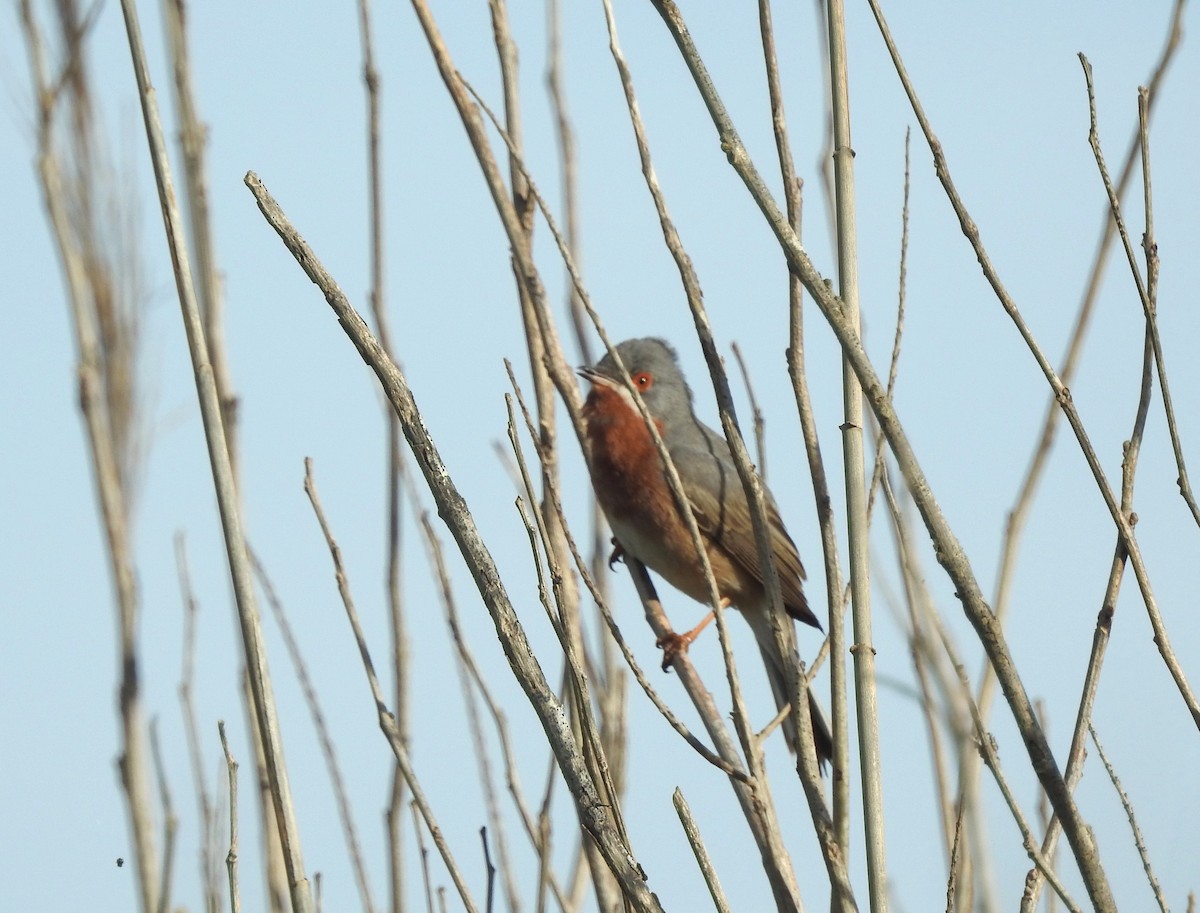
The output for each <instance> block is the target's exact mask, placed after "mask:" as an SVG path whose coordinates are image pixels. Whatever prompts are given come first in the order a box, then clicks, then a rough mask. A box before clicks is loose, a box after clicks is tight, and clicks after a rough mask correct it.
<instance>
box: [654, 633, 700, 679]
mask: <svg viewBox="0 0 1200 913" xmlns="http://www.w3.org/2000/svg"><path fill="white" fill-rule="evenodd" d="M690 633H691V632H690V631H689V632H688V634H690ZM688 634H677V633H675V632H674V631H669V632H667V633H666V634H664V635H663V636H662V637H660V638H659V639H658V640H656V641H655V642H654V646H656V647H658V648H659V649H660V650H662V651H663V656H662V670H663V672H666V671H667V669H669V668H670V667H671V663H673V662H675V659H676V657H678V656H679V655H680V654H681V653H686V652H687V649H688V647H689V646H691V643H692V640H693V638H691V637H689V636H688Z"/></svg>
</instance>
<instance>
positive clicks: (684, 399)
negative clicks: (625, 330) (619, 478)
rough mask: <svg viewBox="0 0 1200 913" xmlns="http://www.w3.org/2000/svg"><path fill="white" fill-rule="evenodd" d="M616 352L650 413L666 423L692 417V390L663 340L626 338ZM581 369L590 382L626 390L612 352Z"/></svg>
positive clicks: (686, 419)
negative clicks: (594, 363)
mask: <svg viewBox="0 0 1200 913" xmlns="http://www.w3.org/2000/svg"><path fill="white" fill-rule="evenodd" d="M617 354H619V355H620V356H621V361H623V362H624V363H625V369H626V370H627V371H628V372H629V377H630V379H631V380H632V381H633V385H634V387H635V388H637V391H638V392H639V393H640V394H641V395H642V399H644V400H645V401H646V408H647V409H649V410H650V414H651V415H653V416H654V417H655V418H656V419H658V420H659V421H660V422H662V423H663V425H664V426H665V427H666V426H671V425H673V424H674V425H678V424H679V423H681V422H685V421H688V420H691V421H694V417H693V414H692V391H691V390H690V389H689V388H688V385H687V381H686V380H684V377H683V372H682V371H680V370H679V361H678V360H677V358H676V356H675V350H674V349H672V348H671V347H670V346H669V345H668V344H667V343H666V342H664V341H663V340H661V339H656V338H653V337H646V338H644V339H627V340H625V341H624V342H622V343H621V344H619V345H618V346H617ZM580 373H581V374H583V376H584V377H586V378H587V379H588V380H590V381H591V382H592V383H593V384H596V383H607V384H609V385H612V386H613V387H615V388H616V389H618V390H620V391H622V392H625V386H624V384H623V383H622V382H621V376H620V371H619V370H618V368H617V363H616V362H615V361H614V360H613V358H612V356H611V355H605V356H604V357H603V358H602V359H600V361H599V362H597V363H596V365H595V366H594V367H592V368H585V369H584V370H583V371H581V372H580Z"/></svg>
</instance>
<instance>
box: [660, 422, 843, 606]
mask: <svg viewBox="0 0 1200 913" xmlns="http://www.w3.org/2000/svg"><path fill="white" fill-rule="evenodd" d="M706 430H707V429H706ZM714 437H716V436H715V434H712V435H710V436H709V438H708V439H707V440H706V441H705V442H704V444H702V445H701V446H687V447H673V448H671V459H672V460H674V462H675V468H676V469H677V470H678V471H679V476H680V479H681V480H682V481H683V490H684V494H686V495H687V498H688V501H689V502H691V505H692V511H693V512H694V513H695V514H696V522H697V524H699V526H700V530H701V531H702V532H703V533H705V535H707V536H709V537H711V538H712V539H713V540H714V541H715V542H716V543H717V544H718V545H720V547H721V548H722V549H723V550H724V551H725V552H726V553H727V554H729V556H730V557H732V558H733V559H734V560H735V561H737V562H738V563H739V564H740V565H742V567H744V568H745V569H746V570H747V571H749V572H750V573H751V574H753V575H754V576H755V577H757V578H758V579H759V580H760V581H761V580H762V579H763V573H762V565H761V564H760V562H759V560H758V545H757V543H755V541H754V527H753V525H752V524H751V521H750V507H749V504H748V503H747V501H746V494H745V492H744V491H743V490H742V480H741V479H740V478H738V474H737V470H736V469H734V467H733V464H732V463H731V462H730V460H731V459H732V458H729V459H724V458H722V455H721V453H722V452H721V450H719V448H718V446H717V444H718V443H719V445H720V447H721V448H724V452H725V453H728V445H727V444H726V443H725V441H724V440H722V439H719V438H718V439H717V440H716V441H714V440H713V438H714ZM766 507H767V524H768V526H769V527H770V533H771V551H772V552H773V553H774V555H775V567H776V570H777V572H778V574H779V585H780V589H781V591H782V594H783V601H784V604H785V605H786V607H787V609H788V613H789V614H791V615H793V616H794V617H795V618H797V619H799V620H800V621H803V622H805V623H807V624H810V625H812V626H813V627H816V628H819V627H821V624H820V622H818V621H817V617H816V616H815V615H813V613H812V611H811V610H810V609H809V608H808V601H807V600H806V599H805V598H804V592H803V590H802V589H801V587H800V581H802V580H803V579H804V565H803V564H801V563H800V553H799V552H798V551H797V550H796V544H795V543H794V542H793V541H792V538H791V536H789V535H788V534H787V530H786V529H784V527H783V520H782V518H781V517H780V516H779V508H778V506H777V505H776V504H775V499H774V498H772V497H771V494H770V492H767V493H766Z"/></svg>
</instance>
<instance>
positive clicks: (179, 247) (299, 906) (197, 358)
mask: <svg viewBox="0 0 1200 913" xmlns="http://www.w3.org/2000/svg"><path fill="white" fill-rule="evenodd" d="M121 10H122V12H123V14H124V17H125V32H126V36H127V38H128V41H129V51H130V56H131V58H132V61H133V70H134V75H135V77H136V80H137V86H138V95H139V97H140V100H141V106H142V119H143V122H144V124H145V129H146V139H147V144H148V146H149V149H150V160H151V163H152V165H153V166H154V178H155V185H156V187H157V189H158V197H159V204H160V207H161V209H162V215H163V227H164V229H165V233H166V240H167V248H168V250H169V252H170V255H171V262H172V266H173V267H174V274H175V285H176V291H177V293H178V295H179V305H180V311H181V314H182V318H183V324H184V329H185V331H186V333H187V342H188V353H189V355H190V357H191V363H192V369H193V373H194V374H195V381H196V393H197V397H198V399H199V402H200V414H201V419H202V423H203V426H204V435H205V440H206V441H207V443H208V456H209V465H210V467H211V470H212V475H213V485H214V489H215V491H216V496H217V505H218V508H219V510H220V514H221V527H222V532H223V533H224V537H225V546H226V554H227V557H228V561H229V568H230V574H231V577H232V579H233V590H234V597H235V601H236V603H237V609H238V620H239V622H240V625H241V631H242V642H243V651H244V653H245V657H246V663H247V669H248V672H249V679H250V687H251V691H252V692H253V695H254V711H255V714H256V722H257V725H258V728H259V729H260V731H261V734H262V742H263V748H264V752H265V758H266V766H267V774H268V777H269V780H270V786H271V798H272V800H273V803H274V806H275V815H276V818H277V820H278V824H279V832H280V840H281V843H282V845H283V851H284V860H285V862H286V864H287V872H288V886H289V888H290V891H291V896H292V906H293V910H294V911H295V913H309V911H310V910H311V909H312V896H311V891H310V889H309V885H308V878H307V877H306V875H305V873H304V860H303V856H302V853H301V849H300V832H299V826H298V824H297V821H296V812H295V808H294V807H293V805H292V795H291V788H290V786H289V783H288V776H287V768H286V765H285V763H284V758H283V741H282V736H281V734H280V731H279V721H278V719H277V717H276V715H275V698H274V694H273V692H272V688H271V680H270V674H269V671H268V669H267V656H266V650H265V647H264V646H263V641H262V619H261V617H260V615H259V612H258V607H257V605H256V604H255V600H254V586H253V580H252V576H251V570H250V562H249V560H248V557H247V553H246V543H245V539H244V536H243V530H242V518H241V510H240V507H239V503H238V494H237V487H236V482H235V478H234V474H233V466H232V463H231V460H230V451H229V446H228V442H227V440H226V437H225V428H224V421H223V419H222V415H221V401H220V396H219V393H218V391H217V388H216V384H215V382H214V380H213V372H212V365H211V362H210V358H209V354H208V346H207V343H206V341H205V336H204V326H203V323H202V321H201V318H200V311H199V307H198V305H197V301H196V293H195V288H194V286H193V284H192V272H191V267H190V264H189V257H188V251H187V244H186V241H185V239H184V233H183V228H182V219H181V217H180V213H179V206H178V202H177V200H176V196H175V187H174V180H173V178H172V176H171V169H170V162H169V158H168V156H167V151H166V142H165V139H164V137H163V129H162V123H161V121H160V118H159V111H158V100H157V95H156V93H155V90H154V86H153V85H152V84H151V82H150V70H149V64H148V63H147V60H146V52H145V48H144V46H143V43H142V33H141V25H140V23H139V21H138V16H137V9H136V5H135V0H121Z"/></svg>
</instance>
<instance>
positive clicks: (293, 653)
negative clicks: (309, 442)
mask: <svg viewBox="0 0 1200 913" xmlns="http://www.w3.org/2000/svg"><path fill="white" fill-rule="evenodd" d="M311 468H312V467H311V460H305V463H304V469H305V482H306V484H307V481H308V476H309V473H310V472H311ZM250 561H251V563H252V564H253V565H254V573H255V575H256V576H257V577H258V584H259V586H261V587H262V590H263V594H264V595H265V596H266V598H267V605H269V606H270V607H271V613H272V614H273V615H274V616H275V623H276V624H278V625H279V633H280V634H281V635H283V644H284V647H285V648H286V649H287V652H288V657H289V658H290V659H291V661H292V667H293V668H294V669H295V671H296V680H297V681H298V682H299V683H300V691H301V693H302V694H303V695H304V703H305V704H307V705H308V712H309V715H310V716H311V717H312V721H313V729H315V730H316V733H317V742H318V743H319V744H320V746H321V754H322V755H323V756H324V759H325V769H326V771H327V772H328V774H329V783H330V786H332V788H333V795H334V800H335V803H336V805H337V810H338V819H339V820H340V821H341V824H342V835H343V837H344V838H345V840H346V851H347V853H349V855H350V867H351V869H352V870H353V871H354V880H355V882H356V886H357V888H358V896H359V899H360V900H361V901H362V908H363V911H364V913H374V910H375V905H374V903H373V902H372V900H371V883H370V880H369V879H368V877H367V867H366V864H365V863H364V861H363V854H362V848H361V846H360V845H359V841H358V829H357V828H356V827H355V826H354V812H353V810H352V809H351V808H350V799H349V796H348V795H347V793H346V782H345V780H344V778H343V777H342V769H341V765H340V764H339V763H338V759H337V748H336V747H335V746H334V744H333V737H332V736H331V735H330V734H329V724H328V723H326V722H325V713H324V711H322V710H321V699H320V698H319V697H318V696H317V688H316V686H315V685H314V684H313V680H312V676H310V675H309V674H308V664H307V663H306V662H305V661H304V654H303V653H301V651H300V644H299V642H298V641H297V640H296V634H295V632H294V631H293V630H292V625H291V622H290V621H288V617H287V612H286V611H285V610H284V607H283V600H281V599H280V598H279V594H278V593H277V592H276V591H275V586H274V584H272V583H271V578H270V577H269V576H268V575H267V569H266V568H265V567H263V564H262V562H261V561H259V560H258V556H257V555H256V554H254V553H253V552H251V553H250Z"/></svg>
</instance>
